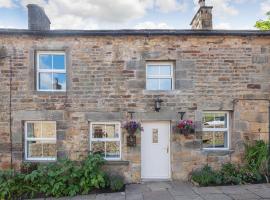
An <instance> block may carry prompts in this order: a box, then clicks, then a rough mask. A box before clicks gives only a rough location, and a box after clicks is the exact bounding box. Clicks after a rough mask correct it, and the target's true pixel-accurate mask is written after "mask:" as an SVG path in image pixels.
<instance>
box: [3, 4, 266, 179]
mask: <svg viewBox="0 0 270 200" xmlns="http://www.w3.org/2000/svg"><path fill="white" fill-rule="evenodd" d="M199 3H200V8H199V10H198V12H197V14H196V15H195V17H194V19H193V20H192V22H191V25H192V29H191V30H50V20H49V19H48V17H47V16H46V14H45V12H44V10H43V9H42V8H41V7H39V6H37V5H34V4H30V5H28V12H29V28H28V29H27V30H21V29H0V49H1V50H0V84H1V87H0V94H1V98H0V105H1V107H0V109H1V110H0V168H1V169H8V168H10V167H11V166H12V167H13V168H16V169H19V168H20V166H21V164H22V163H24V162H54V161H56V160H59V159H61V158H64V157H68V158H70V159H72V160H81V159H82V158H84V157H86V156H87V155H88V153H89V151H93V152H96V151H98V152H101V153H103V155H104V158H105V159H106V160H107V162H106V166H105V167H106V169H107V170H108V171H109V172H111V173H114V174H120V175H122V176H124V177H125V180H126V181H127V182H140V181H141V180H149V179H151V180H152V179H159V180H160V179H175V180H187V179H188V175H189V173H190V172H191V171H192V170H195V169H197V168H200V167H202V166H203V165H205V164H209V165H212V166H213V167H215V168H216V167H219V166H220V164H222V163H225V162H229V161H231V162H234V163H241V160H242V156H243V151H244V143H245V142H246V141H252V140H255V139H263V140H268V137H269V107H270V105H269V100H270V32H267V31H266V32H261V31H256V30H239V31H238V30H212V14H211V12H212V7H209V6H206V5H205V2H204V0H200V2H199ZM51 20H53V19H51ZM157 111H159V112H157ZM131 115H132V117H133V120H136V121H139V122H141V123H142V126H143V128H144V130H143V131H142V132H141V133H139V134H137V135H136V144H135V145H134V146H131V145H129V146H128V143H127V132H126V131H125V129H123V128H122V127H121V124H122V123H123V122H124V121H126V120H127V119H130V118H131ZM181 118H183V119H186V120H187V119H189V120H192V121H193V122H194V124H195V131H194V132H192V133H189V134H180V133H179V131H177V130H176V129H175V126H176V124H177V122H178V121H179V120H181Z"/></svg>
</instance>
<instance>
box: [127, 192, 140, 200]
mask: <svg viewBox="0 0 270 200" xmlns="http://www.w3.org/2000/svg"><path fill="white" fill-rule="evenodd" d="M126 200H143V194H142V193H129V194H128V195H126Z"/></svg>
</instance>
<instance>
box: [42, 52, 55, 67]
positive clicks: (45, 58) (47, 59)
mask: <svg viewBox="0 0 270 200" xmlns="http://www.w3.org/2000/svg"><path fill="white" fill-rule="evenodd" d="M39 69H52V55H48V54H41V55H39Z"/></svg>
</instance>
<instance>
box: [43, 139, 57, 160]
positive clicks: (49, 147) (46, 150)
mask: <svg viewBox="0 0 270 200" xmlns="http://www.w3.org/2000/svg"><path fill="white" fill-rule="evenodd" d="M43 157H46V158H48V157H49V158H50V157H51V158H56V142H51V143H49V142H46V143H43Z"/></svg>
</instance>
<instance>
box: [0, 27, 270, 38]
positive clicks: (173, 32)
mask: <svg viewBox="0 0 270 200" xmlns="http://www.w3.org/2000/svg"><path fill="white" fill-rule="evenodd" d="M1 35H6V36H12V35H16V36H22V35H29V36H43V37H45V36H48V37H49V36H55V37H66V36H114V37H119V36H243V37H245V36H270V31H260V30H192V29H187V30H182V29H152V30H149V29H141V30H134V29H122V30H28V29H1V28H0V36H1Z"/></svg>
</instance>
